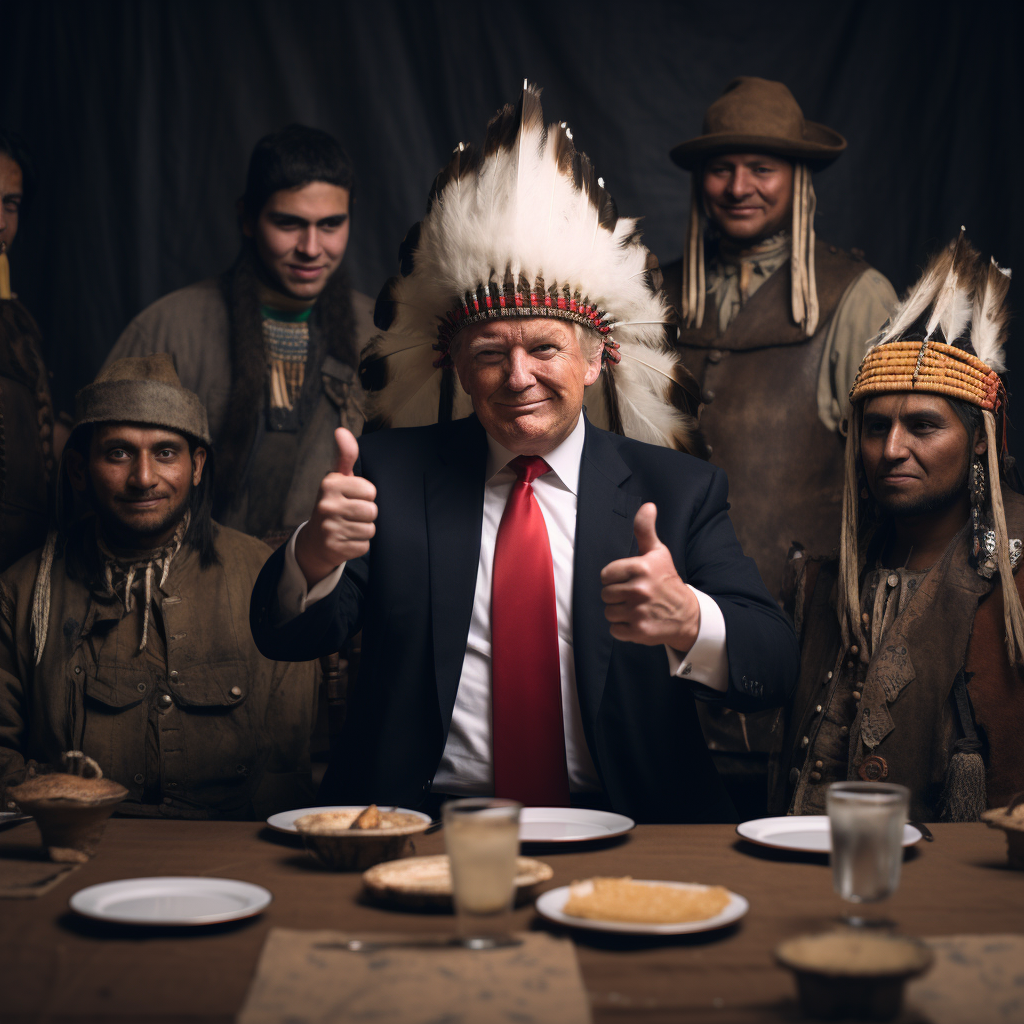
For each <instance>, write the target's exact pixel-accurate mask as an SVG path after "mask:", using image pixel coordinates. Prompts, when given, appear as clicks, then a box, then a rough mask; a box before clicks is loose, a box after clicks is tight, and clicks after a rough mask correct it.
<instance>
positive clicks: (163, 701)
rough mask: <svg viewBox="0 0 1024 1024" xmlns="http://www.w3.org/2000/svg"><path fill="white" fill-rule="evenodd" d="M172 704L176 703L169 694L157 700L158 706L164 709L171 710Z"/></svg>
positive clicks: (164, 694)
mask: <svg viewBox="0 0 1024 1024" xmlns="http://www.w3.org/2000/svg"><path fill="white" fill-rule="evenodd" d="M172 703H174V702H173V701H172V700H171V695H170V694H169V693H161V694H160V697H159V699H158V700H157V704H159V705H160V707H162V708H169V707H170V706H171V704H172Z"/></svg>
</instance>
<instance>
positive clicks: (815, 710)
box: [814, 704, 821, 715]
mask: <svg viewBox="0 0 1024 1024" xmlns="http://www.w3.org/2000/svg"><path fill="white" fill-rule="evenodd" d="M814 713H815V714H816V715H820V714H821V705H820V704H815V705H814Z"/></svg>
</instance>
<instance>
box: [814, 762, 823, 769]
mask: <svg viewBox="0 0 1024 1024" xmlns="http://www.w3.org/2000/svg"><path fill="white" fill-rule="evenodd" d="M814 767H815V768H824V767H825V765H824V764H823V763H822V762H821V761H815V762H814Z"/></svg>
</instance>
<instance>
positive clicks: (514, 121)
mask: <svg viewBox="0 0 1024 1024" xmlns="http://www.w3.org/2000/svg"><path fill="white" fill-rule="evenodd" d="M540 93H541V90H540V87H539V86H537V85H531V84H529V83H524V86H523V94H522V96H520V97H519V102H518V103H517V104H516V105H515V106H514V107H513V106H512V105H511V104H510V103H506V104H505V106H504V107H502V108H501V110H499V111H498V112H497V113H496V114H495V115H494V117H492V118H491V120H490V121H489V122H488V124H487V133H486V135H485V136H484V147H483V156H484V159H485V160H486V159H487V158H488V157H489V156H493V155H494V154H495V153H496V152H497V151H498V150H499V149H512V148H513V147H514V146H515V144H516V140H517V139H518V138H519V130H520V128H523V129H528V128H533V127H539V128H540V129H541V134H542V135H543V133H544V112H543V111H542V109H541V105H540Z"/></svg>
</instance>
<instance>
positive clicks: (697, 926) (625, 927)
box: [537, 878, 750, 935]
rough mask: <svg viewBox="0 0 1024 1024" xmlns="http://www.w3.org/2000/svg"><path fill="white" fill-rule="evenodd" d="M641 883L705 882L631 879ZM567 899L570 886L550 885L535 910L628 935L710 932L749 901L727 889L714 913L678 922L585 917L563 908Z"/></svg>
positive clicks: (688, 885)
mask: <svg viewBox="0 0 1024 1024" xmlns="http://www.w3.org/2000/svg"><path fill="white" fill-rule="evenodd" d="M634 881H636V882H640V883H641V884H642V885H669V886H671V887H672V888H673V889H703V888H705V886H702V885H698V884H696V883H694V882H658V881H655V880H653V879H647V878H644V879H640V878H636V879H634ZM568 899H569V886H567V885H563V886H560V887H559V888H557V889H549V890H548V891H547V892H546V893H543V894H542V895H541V896H538V897H537V910H538V912H539V913H540V914H542V915H543V916H544V917H546V918H547V919H548V920H549V921H556V922H557V923H558V924H564V925H568V926H569V927H570V928H589V929H591V930H593V931H598V932H623V933H625V934H627V935H685V934H686V933H687V932H709V931H713V930H714V929H715V928H724V927H725V926H726V925H727V924H732V923H733V921H738V920H739V919H740V918H741V917H743V915H744V914H745V913H746V912H747V911H748V910H749V909H750V904H749V903H747V901H746V900H745V899H744V898H743V897H742V896H739V895H737V894H736V893H734V892H730V893H729V902H728V903H727V904H726V906H725V909H724V910H723V911H722V912H721V913H720V914H716V915H715V916H714V917H709V918H706V919H705V920H703V921H682V922H680V923H678V924H635V923H630V922H626V921H595V920H593V919H592V918H588V917H572V916H571V915H569V914H565V913H563V912H562V908H563V907H564V906H565V904H566V902H567V901H568Z"/></svg>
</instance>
